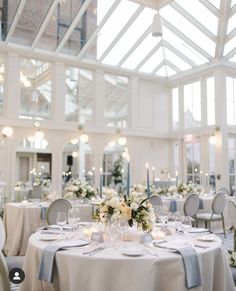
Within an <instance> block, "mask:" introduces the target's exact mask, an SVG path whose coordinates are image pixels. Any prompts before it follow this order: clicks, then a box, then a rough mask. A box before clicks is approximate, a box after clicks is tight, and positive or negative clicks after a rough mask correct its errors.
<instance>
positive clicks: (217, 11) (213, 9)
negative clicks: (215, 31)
mask: <svg viewBox="0 0 236 291" xmlns="http://www.w3.org/2000/svg"><path fill="white" fill-rule="evenodd" d="M198 1H199V2H201V3H202V5H204V6H205V7H206V8H207V9H208V10H210V11H211V12H212V13H213V14H215V16H217V17H219V15H220V12H219V10H218V9H217V8H216V7H215V6H214V5H213V4H211V2H209V1H206V0H198Z"/></svg>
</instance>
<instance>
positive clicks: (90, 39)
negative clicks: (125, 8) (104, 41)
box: [77, 0, 121, 59]
mask: <svg viewBox="0 0 236 291" xmlns="http://www.w3.org/2000/svg"><path fill="white" fill-rule="evenodd" d="M120 2H121V0H116V1H115V2H114V3H113V5H112V6H111V8H110V9H109V10H108V12H107V13H106V15H105V16H104V17H103V19H102V21H101V22H100V24H99V25H98V26H97V28H96V29H95V30H94V32H93V33H92V35H91V36H90V38H89V39H88V40H87V42H86V43H85V45H84V46H83V48H82V49H81V51H80V52H79V54H78V55H77V58H79V59H80V58H82V57H83V55H84V54H85V53H86V51H87V49H88V48H89V46H90V45H91V44H92V42H93V41H94V39H95V38H96V36H97V34H98V33H99V31H100V30H101V29H102V27H103V25H104V24H105V23H106V21H107V20H108V18H109V17H110V16H111V14H112V13H113V11H114V10H115V9H116V7H117V6H118V5H119V4H120Z"/></svg>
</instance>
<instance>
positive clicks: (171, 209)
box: [170, 200, 177, 212]
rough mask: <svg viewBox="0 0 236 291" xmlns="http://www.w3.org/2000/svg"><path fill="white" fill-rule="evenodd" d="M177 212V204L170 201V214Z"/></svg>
mask: <svg viewBox="0 0 236 291" xmlns="http://www.w3.org/2000/svg"><path fill="white" fill-rule="evenodd" d="M176 211H177V202H176V200H171V201H170V212H176Z"/></svg>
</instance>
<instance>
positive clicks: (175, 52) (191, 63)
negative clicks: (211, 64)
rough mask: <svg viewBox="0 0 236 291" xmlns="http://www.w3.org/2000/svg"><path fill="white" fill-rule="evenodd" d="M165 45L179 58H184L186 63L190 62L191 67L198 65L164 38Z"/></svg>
mask: <svg viewBox="0 0 236 291" xmlns="http://www.w3.org/2000/svg"><path fill="white" fill-rule="evenodd" d="M163 45H164V46H165V47H166V48H168V49H169V50H171V51H172V52H173V53H174V54H175V55H177V56H178V57H179V58H181V59H183V60H184V61H185V63H187V64H189V65H190V66H191V67H196V65H197V64H196V63H194V62H193V61H192V60H190V59H189V58H188V57H187V56H185V55H184V54H183V53H181V52H180V51H179V50H177V49H176V48H175V47H173V46H172V45H171V44H170V43H169V42H167V41H165V40H163Z"/></svg>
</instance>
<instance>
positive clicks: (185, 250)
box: [153, 242, 202, 289]
mask: <svg viewBox="0 0 236 291" xmlns="http://www.w3.org/2000/svg"><path fill="white" fill-rule="evenodd" d="M153 244H154V245H155V246H158V247H160V248H165V249H170V250H175V251H176V252H178V253H180V254H181V256H182V259H183V264H184V270H185V284H186V287H187V288H188V289H191V288H193V287H198V286H201V284H202V280H201V272H200V266H199V260H198V255H197V252H196V251H195V249H194V248H193V247H191V246H188V245H187V244H186V243H185V244H184V243H177V242H167V243H165V242H161V243H160V242H154V243H153Z"/></svg>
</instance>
